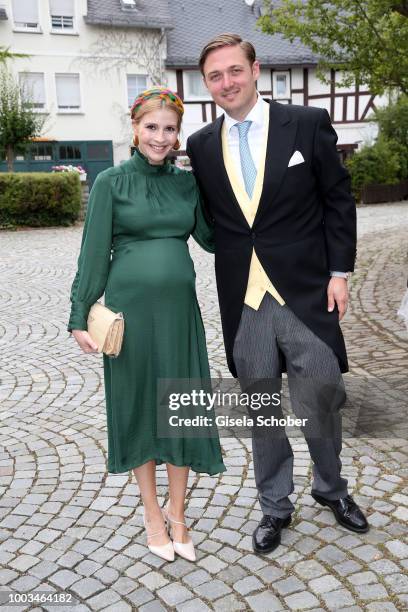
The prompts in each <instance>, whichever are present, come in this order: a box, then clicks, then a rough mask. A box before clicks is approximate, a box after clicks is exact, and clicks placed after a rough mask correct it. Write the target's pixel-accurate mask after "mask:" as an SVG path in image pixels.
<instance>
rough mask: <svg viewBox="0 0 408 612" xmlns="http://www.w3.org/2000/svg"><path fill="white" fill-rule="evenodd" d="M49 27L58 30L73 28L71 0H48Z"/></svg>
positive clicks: (70, 29)
mask: <svg viewBox="0 0 408 612" xmlns="http://www.w3.org/2000/svg"><path fill="white" fill-rule="evenodd" d="M50 17H51V28H52V29H53V30H56V31H58V32H62V31H64V32H66V31H72V30H73V29H74V2H73V0H50Z"/></svg>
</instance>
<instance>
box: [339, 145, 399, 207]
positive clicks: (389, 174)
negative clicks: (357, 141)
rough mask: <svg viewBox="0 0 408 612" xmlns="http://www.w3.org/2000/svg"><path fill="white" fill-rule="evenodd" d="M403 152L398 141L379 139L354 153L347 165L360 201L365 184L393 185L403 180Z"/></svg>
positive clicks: (355, 192) (354, 191)
mask: <svg viewBox="0 0 408 612" xmlns="http://www.w3.org/2000/svg"><path fill="white" fill-rule="evenodd" d="M401 163H402V162H401V153H400V148H399V146H397V143H393V142H391V141H388V140H385V139H383V138H381V139H379V140H378V141H377V142H376V143H375V144H373V145H371V146H368V145H366V146H364V147H363V148H362V149H361V150H360V151H357V153H354V155H352V156H351V157H350V158H349V159H348V160H347V161H346V166H347V168H348V170H349V171H350V174H351V185H352V189H353V193H354V196H355V198H356V199H357V200H358V201H359V200H360V196H361V189H362V188H363V187H364V186H365V185H371V184H380V185H393V184H395V183H398V182H399V181H400V180H401Z"/></svg>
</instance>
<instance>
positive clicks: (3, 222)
mask: <svg viewBox="0 0 408 612" xmlns="http://www.w3.org/2000/svg"><path fill="white" fill-rule="evenodd" d="M81 198H82V196H81V183H80V180H79V176H78V174H76V173H74V172H55V173H52V172H9V173H8V172H4V173H3V172H1V173H0V228H1V227H3V228H4V227H7V228H9V227H15V226H19V225H26V226H31V227H47V226H50V225H70V224H71V223H73V222H74V221H75V220H76V219H77V218H78V214H79V211H80V208H81Z"/></svg>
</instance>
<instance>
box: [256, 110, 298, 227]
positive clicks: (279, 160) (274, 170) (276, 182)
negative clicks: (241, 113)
mask: <svg viewBox="0 0 408 612" xmlns="http://www.w3.org/2000/svg"><path fill="white" fill-rule="evenodd" d="M296 131H297V121H296V120H294V119H292V118H291V117H290V115H289V113H288V111H287V109H286V108H285V106H284V105H283V104H279V102H274V101H271V102H270V112H269V133H268V145H267V149H266V160H265V176H264V183H263V189H262V195H261V199H260V202H259V206H258V210H257V213H256V216H255V220H254V227H255V225H256V224H257V223H258V222H259V219H260V217H261V216H262V214H263V212H264V211H265V209H266V208H267V207H268V205H270V204H271V202H272V204H273V200H274V198H275V196H276V194H277V193H278V191H279V187H280V185H281V183H282V180H283V177H284V175H285V173H286V170H287V167H288V163H289V159H290V157H291V155H292V153H293V147H294V142H295V137H296Z"/></svg>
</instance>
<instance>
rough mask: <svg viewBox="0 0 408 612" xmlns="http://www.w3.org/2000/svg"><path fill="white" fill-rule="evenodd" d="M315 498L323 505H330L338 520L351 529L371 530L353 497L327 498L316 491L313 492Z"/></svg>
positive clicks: (359, 530)
mask: <svg viewBox="0 0 408 612" xmlns="http://www.w3.org/2000/svg"><path fill="white" fill-rule="evenodd" d="M312 497H313V499H315V500H316V501H317V503H318V504H320V505H321V506H328V507H329V508H331V509H332V510H333V514H334V516H335V517H336V520H337V522H338V523H339V524H340V525H343V527H346V529H350V531H356V532H357V533H366V532H367V531H368V530H369V525H368V523H367V519H366V517H365V516H364V514H363V513H362V511H361V510H360V508H359V507H358V505H357V504H356V502H355V501H354V499H353V498H352V497H351V495H347V497H342V498H341V499H326V498H325V497H321V496H320V495H316V493H312Z"/></svg>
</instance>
